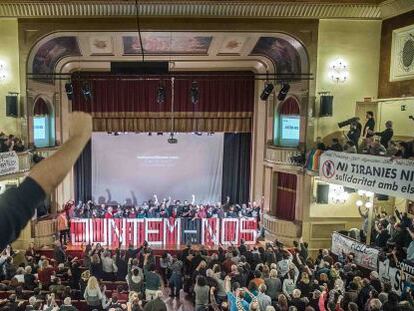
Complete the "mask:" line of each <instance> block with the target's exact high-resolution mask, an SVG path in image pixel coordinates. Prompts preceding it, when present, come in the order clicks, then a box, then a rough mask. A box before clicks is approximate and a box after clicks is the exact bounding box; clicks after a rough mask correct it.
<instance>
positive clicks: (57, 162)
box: [29, 134, 90, 193]
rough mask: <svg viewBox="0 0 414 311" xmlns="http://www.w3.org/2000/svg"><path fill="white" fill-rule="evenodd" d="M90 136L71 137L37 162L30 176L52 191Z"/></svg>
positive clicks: (48, 191) (48, 190) (46, 189)
mask: <svg viewBox="0 0 414 311" xmlns="http://www.w3.org/2000/svg"><path fill="white" fill-rule="evenodd" d="M89 138H90V135H89V134H85V135H79V136H73V137H71V138H69V140H68V141H67V142H66V143H65V144H63V145H62V147H60V149H59V150H58V151H56V153H55V154H53V155H52V156H51V157H49V158H47V159H45V160H43V161H41V162H39V163H38V164H36V165H35V166H34V167H33V169H32V170H31V171H30V174H29V176H30V177H31V178H33V179H34V180H35V181H36V182H37V183H38V184H39V185H40V186H41V187H42V188H43V190H44V191H45V192H46V193H50V192H52V191H53V189H54V188H56V187H57V186H58V185H59V184H60V183H61V182H62V180H63V179H64V178H65V176H66V174H67V173H68V172H69V171H70V169H71V168H72V166H73V165H74V164H75V162H76V160H77V158H78V157H79V155H80V153H81V152H82V150H83V148H84V147H85V145H86V143H87V142H88V140H89Z"/></svg>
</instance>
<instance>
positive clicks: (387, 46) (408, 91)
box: [378, 11, 414, 98]
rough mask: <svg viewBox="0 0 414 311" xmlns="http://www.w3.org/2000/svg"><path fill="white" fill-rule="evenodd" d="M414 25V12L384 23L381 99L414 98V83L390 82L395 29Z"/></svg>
mask: <svg viewBox="0 0 414 311" xmlns="http://www.w3.org/2000/svg"><path fill="white" fill-rule="evenodd" d="M413 24H414V11H410V12H407V13H405V14H401V15H398V16H395V17H393V18H390V19H387V20H385V21H383V23H382V30H381V58H380V75H379V84H378V97H379V98H394V97H401V96H414V81H413V80H406V81H397V82H390V64H391V44H392V32H393V30H395V29H398V28H402V27H405V26H409V25H413Z"/></svg>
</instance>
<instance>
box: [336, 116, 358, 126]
mask: <svg viewBox="0 0 414 311" xmlns="http://www.w3.org/2000/svg"><path fill="white" fill-rule="evenodd" d="M358 120H359V118H358V117H353V118H350V119H348V120H345V121H342V122H339V123H338V127H339V128H343V127H344V126H347V125H351V124H352V123H354V122H357V121H358Z"/></svg>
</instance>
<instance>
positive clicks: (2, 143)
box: [0, 132, 25, 152]
mask: <svg viewBox="0 0 414 311" xmlns="http://www.w3.org/2000/svg"><path fill="white" fill-rule="evenodd" d="M24 150H25V147H24V144H23V141H22V140H21V139H20V138H18V137H15V136H14V135H8V136H7V135H6V134H4V133H3V132H1V133H0V152H8V151H16V152H23V151H24Z"/></svg>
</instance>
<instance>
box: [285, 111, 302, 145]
mask: <svg viewBox="0 0 414 311" xmlns="http://www.w3.org/2000/svg"><path fill="white" fill-rule="evenodd" d="M281 127H282V128H281V139H282V140H292V141H299V135H300V119H299V117H298V116H281Z"/></svg>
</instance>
